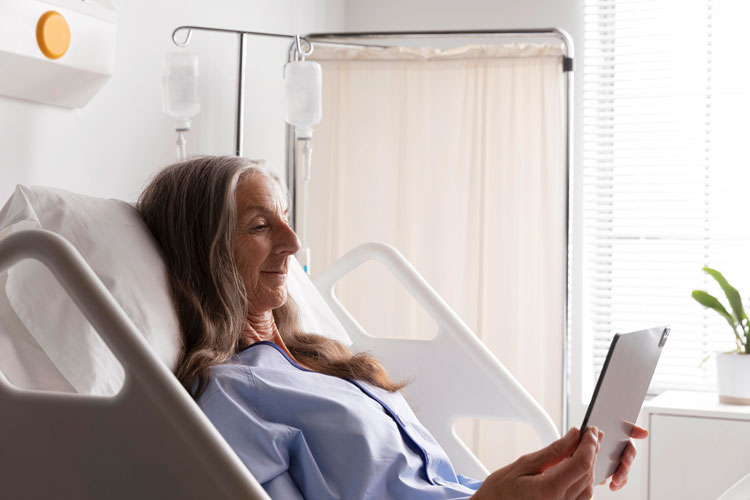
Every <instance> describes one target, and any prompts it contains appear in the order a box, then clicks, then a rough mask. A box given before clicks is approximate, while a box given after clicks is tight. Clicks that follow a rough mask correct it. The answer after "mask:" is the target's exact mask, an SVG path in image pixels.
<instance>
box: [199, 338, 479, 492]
mask: <svg viewBox="0 0 750 500" xmlns="http://www.w3.org/2000/svg"><path fill="white" fill-rule="evenodd" d="M198 404H199V405H200V407H201V408H202V409H203V411H204V412H205V413H206V415H207V416H208V418H209V419H210V420H211V422H213V424H214V425H215V426H216V428H217V429H218V430H219V432H220V433H221V434H222V435H223V436H224V438H225V439H226V441H227V442H228V443H229V444H230V445H231V446H232V448H233V449H234V451H235V452H236V453H237V455H238V456H239V457H240V459H241V460H242V461H243V462H244V463H245V465H246V466H247V468H248V469H249V470H250V472H252V473H253V475H254V476H255V477H256V479H257V480H258V481H259V482H260V483H261V484H262V485H263V487H264V488H265V489H266V491H267V492H268V493H269V495H270V496H271V497H272V498H274V499H276V498H280V499H284V500H286V499H298V498H306V499H309V500H325V499H347V500H358V499H378V500H388V499H398V500H401V499H409V500H422V499H425V500H427V499H429V500H438V499H441V500H442V499H461V498H464V499H465V498H469V497H470V496H471V495H472V494H473V493H474V492H475V491H476V489H477V488H479V486H480V485H481V481H475V480H472V479H468V478H465V477H463V476H460V475H458V474H456V472H455V471H454V470H453V466H452V465H451V463H450V461H449V459H448V456H447V455H446V454H445V452H444V451H443V449H442V448H441V447H440V445H438V443H437V442H436V441H435V439H434V438H433V437H432V436H431V435H430V433H429V432H428V431H427V429H425V428H424V426H422V424H421V423H420V422H419V420H418V419H417V417H416V415H414V413H413V412H412V410H411V408H409V405H408V404H407V403H406V401H405V400H404V398H403V397H402V396H401V394H399V393H391V392H388V391H385V390H383V389H380V388H378V387H375V386H373V385H370V384H367V383H365V382H361V381H357V380H344V379H340V378H337V377H332V376H329V375H323V374H321V373H317V372H313V371H310V370H307V369H305V368H302V367H301V366H299V365H297V364H296V363H295V362H294V361H292V360H291V359H290V358H289V357H288V356H287V355H286V353H285V352H284V351H282V350H281V349H280V348H279V347H278V346H277V345H276V344H273V343H271V342H258V343H255V344H252V345H251V346H250V347H248V348H246V349H244V350H243V351H241V352H239V353H237V354H236V355H235V356H234V358H233V359H232V360H231V361H230V362H228V363H226V364H223V365H218V366H214V367H212V369H211V373H210V376H209V383H208V387H207V389H206V391H205V392H204V393H203V394H202V395H201V397H200V398H199V400H198Z"/></svg>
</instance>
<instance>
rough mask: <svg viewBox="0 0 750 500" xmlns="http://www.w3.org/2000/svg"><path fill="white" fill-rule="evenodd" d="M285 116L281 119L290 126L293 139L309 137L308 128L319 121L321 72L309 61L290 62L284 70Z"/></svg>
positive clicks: (310, 130) (317, 65) (314, 63)
mask: <svg viewBox="0 0 750 500" xmlns="http://www.w3.org/2000/svg"><path fill="white" fill-rule="evenodd" d="M284 87H285V90H286V113H285V115H284V119H285V120H286V122H287V123H288V124H289V125H293V126H294V128H295V130H296V131H297V137H298V138H303V137H310V136H311V135H312V126H313V125H316V124H318V123H320V120H321V118H322V117H323V94H322V88H323V71H322V70H321V68H320V64H318V63H316V62H312V61H294V62H290V63H287V65H286V66H285V67H284Z"/></svg>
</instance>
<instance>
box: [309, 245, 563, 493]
mask: <svg viewBox="0 0 750 500" xmlns="http://www.w3.org/2000/svg"><path fill="white" fill-rule="evenodd" d="M368 260H376V261H379V262H381V263H382V264H384V265H385V267H386V268H388V270H390V271H391V272H392V273H393V275H394V276H395V277H396V279H398V281H399V282H400V283H401V285H403V286H404V288H406V290H407V291H408V292H409V293H410V294H411V295H413V296H414V298H415V299H416V300H417V302H419V304H420V305H421V306H422V307H423V308H424V309H425V311H426V312H427V313H428V314H429V315H430V316H431V317H432V319H433V320H434V321H435V323H436V324H437V325H438V332H437V335H436V336H435V337H434V338H432V339H430V340H413V339H392V338H377V337H373V336H371V335H369V334H368V333H367V332H366V331H365V330H364V328H362V326H361V325H360V324H359V323H358V322H357V321H356V320H355V319H354V317H352V315H351V314H350V313H349V312H348V311H347V310H346V308H344V306H343V305H342V304H341V302H340V301H339V300H338V299H337V298H336V295H335V290H334V287H335V285H336V283H337V282H338V281H339V280H341V278H343V277H344V276H345V275H346V274H347V273H349V272H350V271H352V270H353V269H354V268H356V267H358V266H359V265H361V264H362V263H364V262H366V261H368ZM314 282H315V285H316V286H317V287H318V289H319V290H320V292H321V293H322V295H323V297H324V298H325V299H326V301H327V302H328V304H329V305H330V307H331V309H332V310H333V312H334V314H335V315H336V317H337V318H338V319H339V321H340V322H341V323H342V324H343V325H344V328H345V329H346V331H347V332H348V333H349V335H350V336H351V338H352V341H353V342H354V348H355V349H356V350H359V351H369V352H372V353H373V354H374V355H375V356H376V357H377V358H378V359H379V360H380V361H381V362H382V363H383V365H384V366H385V367H386V369H387V370H388V372H389V373H391V374H401V376H402V377H405V378H407V379H408V380H412V382H410V384H409V386H407V389H406V392H407V393H408V395H409V403H410V404H411V406H412V408H413V409H414V411H415V413H416V414H417V416H418V417H419V419H420V420H421V421H422V423H423V424H424V425H425V426H426V427H427V428H428V429H429V430H430V432H431V433H432V434H433V436H435V438H436V439H437V440H438V442H439V443H440V445H441V446H442V447H443V448H444V449H445V451H446V452H447V453H448V455H449V456H450V457H451V461H452V462H453V465H454V467H455V468H456V470H457V471H458V472H460V473H461V474H464V475H466V476H469V477H474V478H478V479H481V478H484V477H485V476H486V475H487V469H486V468H485V467H484V466H483V465H482V463H481V462H480V461H479V459H478V458H477V457H476V456H475V455H474V454H473V453H472V452H471V451H470V450H469V448H468V447H467V446H466V445H465V444H464V443H463V441H461V439H460V438H459V437H458V435H457V434H456V432H455V430H454V424H455V421H456V419H458V418H486V419H495V420H514V421H522V422H525V423H527V424H529V425H530V426H531V427H532V428H533V429H534V430H535V431H536V433H537V435H538V436H539V438H540V439H541V441H542V444H544V445H546V444H549V443H551V442H552V441H554V440H556V439H557V438H558V437H559V435H560V434H559V432H558V429H557V427H556V426H555V424H554V422H553V421H552V419H551V418H550V416H549V415H548V414H547V412H546V411H544V409H543V408H542V407H541V406H539V404H538V403H537V402H536V401H535V400H534V399H533V398H532V397H531V396H530V395H529V393H528V392H526V390H525V389H524V388H523V387H522V386H521V385H520V384H519V383H518V381H517V380H516V379H515V378H514V377H513V375H511V373H510V372H509V371H508V370H507V369H506V368H505V367H504V366H503V365H502V364H500V362H499V361H498V360H497V358H496V357H495V356H494V355H493V354H492V353H491V352H490V351H489V349H487V347H486V346H485V345H484V344H483V343H482V341H481V340H480V339H479V338H478V337H477V336H476V335H475V334H474V333H473V332H472V331H471V330H470V329H469V327H468V326H466V324H465V323H464V322H463V321H461V318H459V317H458V316H457V315H456V313H455V312H453V310H452V309H451V308H450V307H449V306H448V304H446V303H445V301H443V299H441V298H440V296H439V295H438V294H437V293H436V292H435V290H433V288H432V287H431V286H430V285H429V283H427V281H425V279H424V278H422V276H420V274H419V273H418V272H417V271H416V270H415V269H414V267H413V266H412V265H411V264H409V262H408V261H407V260H406V259H405V258H404V256H403V255H401V253H399V252H398V251H397V250H396V249H395V248H393V247H391V246H389V245H385V244H382V243H366V244H364V245H361V246H359V247H357V248H355V249H354V250H352V251H351V252H349V253H347V254H346V255H344V256H343V257H341V258H340V259H339V260H337V261H336V262H334V263H333V264H332V265H331V266H330V267H329V268H328V269H326V270H325V271H324V272H323V273H322V274H320V275H319V276H318V277H317V278H316V279H315V280H314ZM497 328H498V329H501V328H502V325H497Z"/></svg>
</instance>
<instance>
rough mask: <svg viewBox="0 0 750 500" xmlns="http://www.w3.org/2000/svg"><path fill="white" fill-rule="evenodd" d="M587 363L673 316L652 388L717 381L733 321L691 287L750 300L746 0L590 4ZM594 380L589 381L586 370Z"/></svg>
mask: <svg viewBox="0 0 750 500" xmlns="http://www.w3.org/2000/svg"><path fill="white" fill-rule="evenodd" d="M584 16H585V24H584V76H583V79H584V83H583V87H584V94H583V99H584V103H583V109H584V111H583V114H584V117H583V127H584V130H583V178H582V182H583V244H584V248H583V269H582V271H583V280H584V290H583V331H584V335H587V336H588V338H587V341H588V342H587V343H588V345H590V346H591V349H590V351H591V352H590V353H589V354H586V355H585V359H584V362H585V363H590V364H591V365H590V366H592V367H593V370H592V373H593V374H594V375H595V376H596V377H598V375H599V372H600V370H601V367H602V364H603V362H604V358H605V356H606V353H607V349H608V347H609V344H610V341H611V338H612V335H613V334H614V333H615V332H627V331H631V330H636V329H640V328H645V327H650V326H656V325H659V324H671V325H672V334H671V335H670V338H669V341H668V342H667V346H666V347H665V350H664V352H663V353H662V357H661V361H660V363H659V366H658V368H657V371H656V374H655V376H654V380H653V382H652V386H651V390H650V392H651V393H658V392H660V391H662V390H665V389H686V390H713V388H714V387H715V383H716V381H715V371H716V370H715V359H714V357H711V358H710V359H709V360H708V361H706V362H705V363H703V364H701V361H702V360H703V359H704V358H706V357H707V356H709V355H710V354H711V353H713V352H715V351H721V350H724V351H727V350H731V349H733V348H734V346H735V343H734V336H733V334H732V332H731V330H730V328H729V326H728V325H727V324H726V322H724V320H723V319H721V318H720V317H719V316H718V315H717V314H715V313H714V312H712V311H706V310H704V309H703V308H702V307H701V306H700V305H698V303H697V302H695V301H694V300H693V299H692V298H691V296H690V294H691V291H692V290H693V289H704V290H705V289H707V290H709V292H711V293H712V294H713V295H715V296H716V297H718V298H720V299H721V300H722V301H723V302H724V303H725V304H726V302H727V301H726V299H725V298H724V296H723V294H722V292H721V290H720V289H719V288H718V286H714V285H713V283H712V281H711V279H710V277H708V276H707V275H705V274H704V273H703V272H702V271H701V268H702V267H703V266H706V265H707V266H710V267H713V268H716V269H718V270H720V271H721V272H722V273H724V275H725V277H726V278H727V279H728V280H729V282H730V283H731V284H733V285H734V286H735V287H737V288H738V289H739V291H740V293H741V294H742V296H743V298H744V299H745V302H746V304H747V298H748V297H750V224H749V223H750V78H749V77H750V55H749V52H748V49H747V45H746V40H745V38H746V35H745V28H746V26H747V25H748V22H750V2H744V1H736V0H735V1H721V0H659V1H658V2H654V1H653V0H586V1H585V4H584ZM594 380H595V379H594Z"/></svg>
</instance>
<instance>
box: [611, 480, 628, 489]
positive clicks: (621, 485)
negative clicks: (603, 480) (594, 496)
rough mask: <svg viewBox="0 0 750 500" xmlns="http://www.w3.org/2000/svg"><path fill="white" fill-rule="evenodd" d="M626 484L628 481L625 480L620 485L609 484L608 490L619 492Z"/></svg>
mask: <svg viewBox="0 0 750 500" xmlns="http://www.w3.org/2000/svg"><path fill="white" fill-rule="evenodd" d="M626 484H628V479H627V478H625V481H623V482H622V483H620V484H617V485H615V483H609V489H610V490H612V491H617V490H621V489H623V488H624V487H625V485H626Z"/></svg>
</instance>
